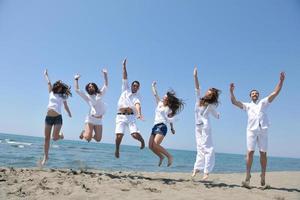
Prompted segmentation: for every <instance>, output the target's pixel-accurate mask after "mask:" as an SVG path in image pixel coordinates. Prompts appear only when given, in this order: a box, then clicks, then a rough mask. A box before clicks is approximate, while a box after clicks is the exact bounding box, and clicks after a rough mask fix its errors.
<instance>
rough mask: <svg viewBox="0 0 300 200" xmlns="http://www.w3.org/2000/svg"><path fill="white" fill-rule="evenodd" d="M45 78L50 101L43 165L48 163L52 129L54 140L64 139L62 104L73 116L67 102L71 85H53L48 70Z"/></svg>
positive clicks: (46, 121) (59, 83)
mask: <svg viewBox="0 0 300 200" xmlns="http://www.w3.org/2000/svg"><path fill="white" fill-rule="evenodd" d="M44 75H45V79H46V80H47V83H48V91H49V103H48V111H47V116H46V119H45V143H44V158H43V160H42V161H41V162H40V164H41V165H42V166H43V165H45V164H46V162H47V160H48V152H49V145H50V138H51V131H52V127H53V131H52V137H53V140H54V141H56V140H59V139H63V134H62V133H61V134H60V130H61V127H62V123H63V121H62V116H61V106H62V105H64V108H65V110H66V111H67V113H68V115H69V117H72V115H71V111H70V109H69V107H68V104H67V98H68V97H69V96H72V94H71V92H70V87H69V86H68V85H66V84H64V83H63V82H62V81H56V82H55V83H54V84H53V85H52V84H51V82H50V79H49V77H48V71H47V70H45V72H44Z"/></svg>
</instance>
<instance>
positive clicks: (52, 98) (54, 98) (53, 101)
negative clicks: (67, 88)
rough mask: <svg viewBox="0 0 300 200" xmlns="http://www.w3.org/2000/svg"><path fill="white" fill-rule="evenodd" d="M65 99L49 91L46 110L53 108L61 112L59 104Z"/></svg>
mask: <svg viewBox="0 0 300 200" xmlns="http://www.w3.org/2000/svg"><path fill="white" fill-rule="evenodd" d="M64 101H66V99H63V98H62V97H61V96H59V94H54V93H53V92H52V91H51V92H50V93H49V103H48V110H54V111H55V112H57V113H58V114H61V105H62V104H63V102H64Z"/></svg>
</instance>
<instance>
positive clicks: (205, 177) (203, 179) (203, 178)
mask: <svg viewBox="0 0 300 200" xmlns="http://www.w3.org/2000/svg"><path fill="white" fill-rule="evenodd" d="M208 175H209V174H208V173H205V174H204V175H203V177H202V181H206V180H207V179H208Z"/></svg>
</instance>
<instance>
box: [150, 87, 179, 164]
mask: <svg viewBox="0 0 300 200" xmlns="http://www.w3.org/2000/svg"><path fill="white" fill-rule="evenodd" d="M152 92H153V95H154V97H155V100H156V103H157V107H156V110H155V119H154V126H153V128H152V132H151V136H150V138H149V149H151V150H152V151H153V153H155V154H156V155H157V156H158V157H159V162H158V166H161V164H162V161H163V159H164V156H166V157H167V158H168V165H167V166H168V167H169V166H171V165H172V162H173V157H172V155H171V154H170V153H169V152H168V151H167V150H166V149H165V148H164V147H162V146H161V145H160V144H161V143H162V141H163V139H164V138H165V136H166V134H167V131H168V128H167V124H170V127H171V131H172V133H173V134H175V130H174V127H173V121H174V116H175V115H176V114H178V112H180V111H181V110H182V109H183V107H184V104H183V101H182V100H181V99H179V98H177V97H176V96H175V92H174V91H168V92H167V93H166V95H165V96H164V97H163V99H162V100H161V99H160V98H159V96H158V94H157V90H156V82H155V81H154V82H153V83H152Z"/></svg>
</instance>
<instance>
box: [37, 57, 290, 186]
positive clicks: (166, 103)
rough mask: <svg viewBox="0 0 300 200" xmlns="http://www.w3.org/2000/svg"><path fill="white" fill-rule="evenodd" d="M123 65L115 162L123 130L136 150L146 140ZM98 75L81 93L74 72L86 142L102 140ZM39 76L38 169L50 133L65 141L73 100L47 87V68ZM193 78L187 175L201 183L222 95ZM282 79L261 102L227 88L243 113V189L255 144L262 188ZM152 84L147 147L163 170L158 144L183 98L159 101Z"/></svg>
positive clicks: (211, 158)
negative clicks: (43, 110) (191, 156)
mask: <svg viewBox="0 0 300 200" xmlns="http://www.w3.org/2000/svg"><path fill="white" fill-rule="evenodd" d="M126 63H127V59H124V61H123V69H122V71H123V76H122V93H121V95H120V97H119V101H118V105H117V107H118V109H117V115H116V127H115V133H116V139H115V144H116V146H115V157H116V158H119V157H120V144H121V142H122V138H123V136H124V133H125V131H126V129H129V132H130V134H131V136H132V137H133V138H134V139H136V140H138V141H139V142H140V149H143V148H144V147H145V141H144V139H143V137H142V135H141V134H140V131H139V129H138V127H137V125H136V120H137V119H140V120H143V115H142V112H141V101H140V95H139V92H138V91H139V88H140V83H139V81H133V82H132V83H131V87H129V83H128V79H127V78H128V77H127V68H126ZM102 73H103V77H104V85H103V86H102V87H101V88H99V87H98V86H97V84H96V83H88V84H87V85H86V86H85V92H84V91H82V90H81V89H80V87H79V79H80V75H79V74H76V75H75V76H74V86H75V91H76V93H77V94H78V95H79V96H80V97H82V99H83V100H84V101H86V102H87V104H88V105H89V108H90V109H89V113H88V114H87V116H86V119H85V128H84V130H83V131H82V132H81V133H80V135H79V138H80V139H85V140H86V141H88V142H89V141H91V140H92V139H94V140H95V141H96V142H100V141H101V138H102V129H103V127H102V118H103V116H104V115H105V111H106V104H105V103H104V102H103V96H104V95H105V93H106V91H107V89H108V72H107V70H106V69H103V70H102ZM44 75H45V79H46V81H47V84H48V91H49V103H48V110H47V115H46V119H45V143H44V157H43V159H42V160H41V162H40V164H41V165H42V166H43V165H45V164H46V162H47V161H48V159H49V156H48V152H49V144H50V139H51V132H52V138H53V140H54V141H56V140H59V139H63V138H64V135H63V134H62V133H61V131H60V130H61V127H62V124H63V119H62V115H61V107H62V105H63V106H64V108H65V110H66V112H67V113H68V115H69V117H72V114H71V111H70V109H69V107H68V104H67V99H68V97H70V96H72V93H71V91H70V86H68V85H67V84H65V83H63V82H62V81H60V80H59V81H56V82H55V83H54V84H52V83H51V82H50V79H49V76H48V71H47V70H45V72H44ZM193 75H194V82H195V92H196V103H195V109H194V110H195V136H196V143H197V156H196V161H195V164H194V169H193V172H192V177H194V176H196V174H197V173H199V172H203V177H202V180H207V179H208V177H209V174H210V173H211V172H212V170H213V168H214V164H215V151H214V145H213V140H212V132H211V130H212V128H211V123H210V115H212V116H213V117H215V118H217V119H219V118H220V114H219V113H218V112H217V110H216V108H217V106H218V104H219V95H220V92H221V91H220V90H219V89H217V88H209V89H208V90H207V91H206V92H205V93H203V94H204V95H202V94H201V93H202V90H200V84H199V80H198V70H197V67H195V68H194V73H193ZM284 79H285V73H284V72H281V73H280V78H279V83H278V84H277V85H276V87H275V89H274V91H273V92H272V93H271V94H270V95H269V96H267V97H265V98H263V99H262V100H260V101H259V92H258V91H257V90H252V91H250V98H251V102H250V103H246V102H240V101H238V100H236V98H235V95H234V89H235V86H234V84H233V83H231V84H230V96H231V102H232V104H233V105H235V106H237V107H239V108H240V109H243V110H244V111H246V112H247V114H248V125H247V157H246V158H247V159H246V168H247V173H246V178H245V181H243V182H242V184H243V186H245V187H249V184H250V178H251V173H250V172H251V166H252V162H253V155H254V151H255V147H256V145H257V146H258V148H259V152H260V163H261V185H262V186H264V185H265V174H266V166H267V147H268V128H269V121H268V118H267V114H266V111H267V108H268V106H269V105H270V103H271V102H272V101H273V100H274V99H275V97H276V96H277V95H278V94H279V92H280V90H281V88H282V85H283V82H284ZM156 84H157V83H156V81H154V82H153V83H152V92H153V95H154V98H155V101H156V104H157V106H156V109H155V118H154V126H153V128H152V131H151V135H150V138H149V142H148V146H149V149H150V150H151V151H152V152H153V153H154V154H155V155H157V156H158V158H159V162H158V166H161V165H162V163H163V159H164V158H165V157H167V159H168V162H167V166H171V165H172V162H173V157H172V155H171V154H170V153H169V152H168V151H167V150H166V149H165V148H164V147H163V146H161V143H162V141H163V139H164V138H165V136H166V134H167V132H168V126H170V130H171V132H172V133H173V134H175V129H174V126H173V123H174V121H175V120H174V119H175V115H177V114H178V113H180V111H182V110H183V108H184V102H183V100H182V99H180V98H178V97H177V96H176V93H175V92H174V91H173V90H169V91H167V92H166V94H165V95H164V96H163V97H159V95H158V93H157V89H156ZM52 128H53V131H52Z"/></svg>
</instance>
